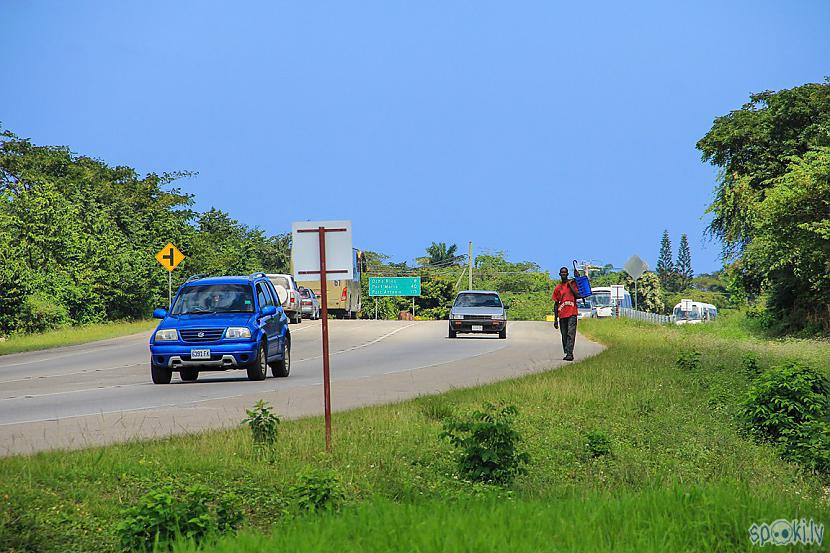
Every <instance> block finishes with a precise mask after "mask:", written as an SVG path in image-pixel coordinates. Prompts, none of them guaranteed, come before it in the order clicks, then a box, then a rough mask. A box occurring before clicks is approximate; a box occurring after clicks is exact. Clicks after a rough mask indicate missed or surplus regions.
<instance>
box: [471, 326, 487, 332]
mask: <svg viewBox="0 0 830 553" xmlns="http://www.w3.org/2000/svg"><path fill="white" fill-rule="evenodd" d="M482 330H484V326H482V325H473V332H481V331H482Z"/></svg>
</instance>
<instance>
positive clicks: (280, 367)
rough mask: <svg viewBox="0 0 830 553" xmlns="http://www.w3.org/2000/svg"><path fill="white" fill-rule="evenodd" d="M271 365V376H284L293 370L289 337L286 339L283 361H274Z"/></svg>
mask: <svg viewBox="0 0 830 553" xmlns="http://www.w3.org/2000/svg"><path fill="white" fill-rule="evenodd" d="M270 365H271V376H274V377H275V378H284V377H286V376H288V373H290V372H291V340H290V339H289V338H286V339H285V349H284V351H283V356H282V361H274V362H273V363H271V364H270Z"/></svg>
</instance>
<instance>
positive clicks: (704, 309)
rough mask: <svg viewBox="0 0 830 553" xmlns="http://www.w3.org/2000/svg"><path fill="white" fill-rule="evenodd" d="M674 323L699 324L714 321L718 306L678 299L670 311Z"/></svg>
mask: <svg viewBox="0 0 830 553" xmlns="http://www.w3.org/2000/svg"><path fill="white" fill-rule="evenodd" d="M672 314H673V315H674V318H675V321H674V324H678V325H685V324H691V325H694V324H700V323H705V322H709V321H714V320H715V319H717V318H718V308H717V307H715V306H714V305H712V304H711V303H702V302H699V301H692V300H680V303H678V304H677V305H675V306H674V311H672Z"/></svg>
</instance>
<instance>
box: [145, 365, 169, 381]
mask: <svg viewBox="0 0 830 553" xmlns="http://www.w3.org/2000/svg"><path fill="white" fill-rule="evenodd" d="M150 375H151V376H152V377H153V384H170V380H171V379H172V378H173V371H171V370H170V369H168V368H167V367H160V366H158V365H155V364H153V363H150Z"/></svg>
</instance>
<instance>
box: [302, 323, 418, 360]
mask: <svg viewBox="0 0 830 553" xmlns="http://www.w3.org/2000/svg"><path fill="white" fill-rule="evenodd" d="M416 324H417V323H412V324H408V325H406V326H402V327H401V328H396V329H395V330H393V331H391V332H387V333H386V334H384V335H383V336H381V337H379V338H375V339H374V340H372V341H371V342H366V343H365V344H360V345H358V346H352V347H350V348H346V349H341V350H338V351H334V352H331V355H338V354H340V353H346V352H349V351H354V350H356V349H360V348H365V347H367V346H371V345H374V344H377V343H378V342H380V341H382V340H385V339H386V338H389V337H390V336H392V335H394V334H397V333H398V332H400V331H402V330H406V329H407V328H411V327H413V326H415V325H416ZM322 358H323V356H322V355H317V356H315V357H304V358H303V359H300V361H313V360H315V359H322Z"/></svg>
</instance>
